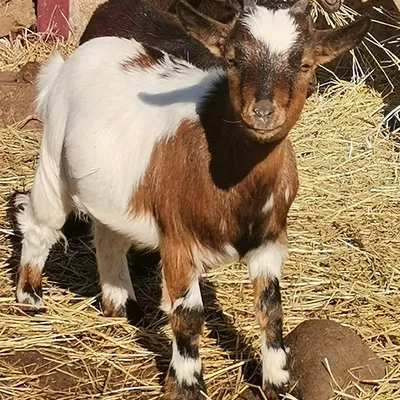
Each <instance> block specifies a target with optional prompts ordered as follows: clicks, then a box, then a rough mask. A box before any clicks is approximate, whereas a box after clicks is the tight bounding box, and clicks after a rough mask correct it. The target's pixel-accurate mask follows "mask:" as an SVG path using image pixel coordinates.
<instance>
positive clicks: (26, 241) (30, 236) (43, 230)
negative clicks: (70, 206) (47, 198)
mask: <svg viewBox="0 0 400 400" xmlns="http://www.w3.org/2000/svg"><path fill="white" fill-rule="evenodd" d="M15 204H16V205H17V206H18V207H20V211H18V213H17V221H18V225H19V228H20V231H21V233H22V235H23V239H22V251H21V264H22V265H25V264H29V265H30V267H31V268H33V267H36V268H38V270H39V272H41V271H42V269H43V267H44V263H45V261H46V258H47V256H48V254H49V251H50V248H51V246H52V245H53V244H54V243H56V242H57V241H58V240H59V238H60V237H62V235H61V232H60V228H61V227H62V226H58V225H56V227H53V226H54V225H53V226H52V225H51V224H50V223H51V222H54V221H50V220H46V221H43V222H45V223H42V221H40V220H39V219H38V215H40V214H41V213H43V211H44V208H45V205H44V204H43V205H40V209H39V211H36V210H35V209H34V207H33V205H32V202H31V199H30V197H29V196H28V195H23V194H21V195H18V196H17V198H16V199H15ZM51 208H52V207H51V206H49V213H50V210H51Z"/></svg>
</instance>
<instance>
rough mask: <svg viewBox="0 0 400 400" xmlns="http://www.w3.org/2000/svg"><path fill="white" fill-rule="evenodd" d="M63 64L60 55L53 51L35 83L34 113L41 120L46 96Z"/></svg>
mask: <svg viewBox="0 0 400 400" xmlns="http://www.w3.org/2000/svg"><path fill="white" fill-rule="evenodd" d="M63 64H64V59H63V58H62V56H61V54H60V53H59V52H58V51H57V50H55V51H54V52H53V53H52V54H51V55H50V57H49V59H48V60H47V62H46V64H45V65H44V66H43V67H42V69H41V70H40V73H39V75H38V78H37V82H36V85H37V92H38V94H37V96H36V111H37V113H38V115H39V117H40V118H43V115H44V113H45V112H46V109H47V99H48V94H49V92H50V89H51V88H52V86H53V84H54V82H55V80H56V78H57V76H58V74H59V73H60V70H61V67H62V66H63Z"/></svg>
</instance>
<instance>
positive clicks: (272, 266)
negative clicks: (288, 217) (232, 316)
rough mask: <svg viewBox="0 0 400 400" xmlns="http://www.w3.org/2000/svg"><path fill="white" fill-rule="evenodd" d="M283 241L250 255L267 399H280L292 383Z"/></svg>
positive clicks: (268, 244)
mask: <svg viewBox="0 0 400 400" xmlns="http://www.w3.org/2000/svg"><path fill="white" fill-rule="evenodd" d="M283 242H284V243H282V241H279V240H277V241H274V242H269V243H266V244H264V245H263V246H261V247H259V248H258V249H256V250H253V251H251V252H249V254H248V256H247V263H248V267H249V273H250V277H251V280H252V283H253V289H254V302H255V313H256V319H257V322H258V323H259V326H260V329H261V354H262V370H263V389H264V392H265V394H266V396H267V398H268V400H273V399H278V396H279V392H281V391H282V390H283V388H284V387H285V385H287V384H288V382H289V370H288V362H287V361H288V360H287V354H286V350H285V347H284V344H283V336H282V320H283V311H282V304H281V294H280V287H279V280H280V273H281V265H282V263H283V261H284V258H285V255H286V238H285V240H284V241H283Z"/></svg>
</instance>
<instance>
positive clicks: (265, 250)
mask: <svg viewBox="0 0 400 400" xmlns="http://www.w3.org/2000/svg"><path fill="white" fill-rule="evenodd" d="M286 253H287V248H286V246H284V245H282V244H280V243H278V242H269V243H267V244H264V245H262V246H260V247H258V248H257V249H255V250H250V251H249V252H248V253H247V254H246V255H245V257H244V261H245V262H246V263H247V266H248V268H249V275H250V278H251V279H255V278H258V277H260V276H268V277H270V278H277V279H280V277H281V269H282V263H283V262H284V260H285V258H286Z"/></svg>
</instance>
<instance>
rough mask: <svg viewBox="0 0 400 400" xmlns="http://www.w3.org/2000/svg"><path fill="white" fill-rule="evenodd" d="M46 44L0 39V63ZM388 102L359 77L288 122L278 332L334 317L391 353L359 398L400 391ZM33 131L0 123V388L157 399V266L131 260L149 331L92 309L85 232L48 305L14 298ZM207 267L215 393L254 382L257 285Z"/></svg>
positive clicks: (18, 60)
mask: <svg viewBox="0 0 400 400" xmlns="http://www.w3.org/2000/svg"><path fill="white" fill-rule="evenodd" d="M60 46H61V45H59V47H60ZM51 47H52V46H50V45H47V44H45V43H43V42H41V41H40V40H39V41H38V42H36V43H35V44H33V43H30V44H29V45H28V46H27V43H26V40H22V41H20V42H15V43H13V45H10V44H8V43H7V42H6V41H0V60H1V61H0V70H7V69H8V70H13V69H17V68H18V67H19V66H20V65H22V64H23V63H24V62H25V61H28V60H30V61H33V59H34V58H35V57H36V56H38V57H39V59H40V60H43V59H45V58H46V55H47V54H48V53H49V52H50V51H51ZM70 50H71V48H70V47H68V46H64V47H62V52H64V53H68V51H70ZM382 108H383V102H382V99H381V97H380V96H379V95H378V94H377V93H376V92H374V91H372V90H371V89H368V88H367V87H366V86H364V85H363V84H350V83H345V82H340V83H337V84H334V85H332V86H331V87H330V89H328V90H327V91H325V92H324V94H323V95H322V94H319V95H314V96H312V97H311V98H310V99H309V101H308V104H307V107H306V109H305V110H304V113H303V117H302V119H301V121H300V122H299V123H298V125H297V127H296V129H295V131H294V132H293V133H292V138H293V141H294V145H295V150H296V153H297V161H298V168H299V174H300V193H299V196H298V197H297V200H296V202H295V204H294V206H293V208H292V210H291V213H290V218H289V237H290V257H289V259H288V262H287V263H286V266H285V269H284V278H283V282H282V285H283V303H284V309H285V332H289V331H290V330H292V329H293V328H294V327H295V326H297V324H299V323H300V322H302V321H304V320H306V319H309V318H329V319H334V320H336V321H338V322H340V323H343V324H346V325H347V326H350V327H351V328H353V329H354V330H355V331H356V332H357V333H358V334H360V335H361V336H362V338H363V339H364V340H365V341H366V342H367V343H368V344H369V346H370V347H371V348H372V349H373V350H374V351H376V352H377V353H378V355H379V356H380V357H382V358H383V359H385V360H386V361H387V363H388V365H389V368H390V372H389V375H388V376H387V379H385V380H382V381H380V382H375V385H374V387H373V389H372V390H371V391H370V392H365V393H361V394H360V396H359V398H360V399H363V400H367V399H368V400H372V399H374V400H398V399H399V398H400V317H399V304H400V268H399V260H400V185H399V170H400V164H399V162H398V155H399V150H400V149H399V147H397V148H396V147H395V145H394V141H393V140H392V138H391V137H390V135H385V134H383V133H382V132H381V130H380V124H381V121H382V113H381V111H382ZM40 137H41V131H40V130H29V129H26V130H18V129H16V128H15V127H13V126H10V127H7V128H6V129H2V130H0V154H1V157H0V264H1V268H0V302H1V307H0V337H1V340H0V398H1V399H16V398H18V399H20V400H23V399H26V400H28V399H35V400H40V399H65V400H67V399H78V398H79V399H80V400H83V399H89V398H91V399H92V398H100V397H101V398H106V399H155V398H157V397H158V395H159V393H160V387H161V386H160V382H161V381H160V379H161V378H162V376H163V374H164V373H165V371H166V368H167V364H168V359H169V356H170V345H169V338H170V334H171V332H170V329H169V327H168V324H167V323H166V322H167V321H166V318H165V317H163V316H162V314H160V313H159V312H158V311H157V305H158V304H157V301H158V300H157V296H159V287H158V281H157V276H158V275H157V274H156V273H154V274H150V275H149V276H143V275H139V274H138V273H137V272H135V271H134V275H135V278H134V284H135V290H136V292H137V294H138V297H139V302H140V303H141V304H142V305H143V306H145V308H146V309H147V313H148V327H147V328H146V329H139V328H134V327H131V326H129V325H128V324H127V323H126V322H125V321H124V320H121V319H106V318H104V317H103V316H102V315H101V313H100V312H99V311H98V309H97V308H96V305H97V302H98V292H99V287H98V283H97V280H96V279H95V276H96V272H95V271H96V267H95V261H94V255H93V251H92V250H91V248H90V245H89V243H90V241H89V239H88V238H87V237H85V236H82V237H74V238H71V239H70V240H69V249H68V251H67V253H66V254H65V253H64V248H63V246H62V245H57V246H55V248H54V250H53V252H52V253H51V256H50V259H49V262H48V264H47V268H46V279H45V281H44V297H45V303H46V307H47V311H46V313H45V314H43V315H40V316H35V317H27V316H25V315H22V314H21V312H20V311H19V309H18V307H16V305H15V300H14V288H13V277H14V273H15V269H16V267H17V264H18V259H19V248H20V247H19V246H20V243H19V242H20V239H19V237H18V235H16V234H15V233H14V226H13V223H12V209H11V203H10V196H11V195H12V194H13V193H14V191H16V190H19V191H21V190H26V189H29V188H30V186H31V184H32V178H33V171H34V168H35V165H36V161H37V155H38V149H39V141H40ZM204 278H205V280H204V282H203V293H204V295H205V304H206V312H207V328H206V331H205V337H204V339H203V341H202V348H201V355H202V358H203V362H204V366H205V378H206V384H207V387H208V390H209V398H211V399H218V400H219V399H221V400H222V399H226V400H228V399H229V400H234V399H237V398H240V397H239V396H240V394H241V393H242V392H244V391H245V390H246V389H247V388H248V387H249V385H250V383H249V382H253V381H252V379H251V375H252V373H253V364H254V363H253V362H252V360H254V359H256V360H259V358H260V343H259V340H258V329H257V326H256V324H255V322H254V317H253V305H252V294H251V292H252V290H251V286H250V283H249V280H248V276H247V271H246V268H245V267H244V266H242V265H229V266H220V267H217V268H215V269H213V270H211V271H209V272H208V273H207V274H205V276H204ZM335 389H336V390H337V393H340V392H341V390H342V389H343V388H335ZM338 398H340V397H339V395H338ZM347 398H348V397H347Z"/></svg>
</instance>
